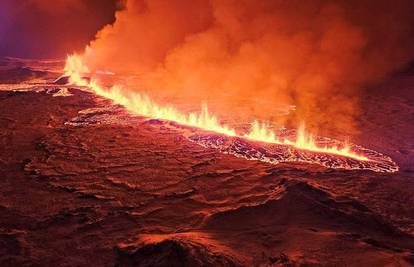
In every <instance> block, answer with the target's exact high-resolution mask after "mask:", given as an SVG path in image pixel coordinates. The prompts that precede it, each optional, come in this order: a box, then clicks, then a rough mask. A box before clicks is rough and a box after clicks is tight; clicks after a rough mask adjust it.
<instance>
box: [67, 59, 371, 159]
mask: <svg viewBox="0 0 414 267" xmlns="http://www.w3.org/2000/svg"><path fill="white" fill-rule="evenodd" d="M64 71H65V75H67V76H69V82H70V83H71V84H73V85H77V86H85V87H88V88H90V89H91V90H92V91H94V92H95V93H96V94H97V95H100V96H103V97H105V98H108V99H111V100H112V101H113V102H114V103H116V104H120V105H122V106H124V107H125V108H126V109H128V110H129V111H131V112H133V113H135V114H139V115H142V116H145V117H150V118H157V119H163V120H168V121H174V122H177V123H179V124H183V125H189V126H193V127H197V128H200V129H204V130H208V131H212V132H216V133H220V134H224V135H228V136H237V137H242V138H247V139H250V140H254V141H259V142H265V143H272V144H283V145H289V146H292V147H295V148H297V149H303V150H309V151H314V152H321V153H329V154H335V155H339V156H344V157H349V158H352V159H356V160H360V161H368V160H369V159H368V158H367V157H365V156H363V155H360V154H357V153H355V152H353V151H351V149H350V147H349V145H347V144H345V146H344V147H338V146H337V147H335V146H334V147H321V146H318V145H317V143H316V142H315V139H314V137H313V136H312V135H310V134H307V133H306V131H305V127H304V124H302V125H301V126H300V127H299V129H298V130H297V134H296V140H295V141H291V140H287V139H280V138H278V137H277V135H276V134H275V132H274V131H272V130H271V129H270V128H269V127H268V126H266V124H261V123H259V122H258V121H254V122H253V123H252V127H251V130H250V132H249V133H247V134H244V135H239V134H238V133H236V131H235V130H234V129H232V128H231V127H229V126H227V125H223V124H221V123H220V122H219V120H218V119H217V117H215V116H214V115H212V114H210V113H209V111H208V109H207V106H205V105H204V106H203V107H202V109H201V112H200V113H199V114H198V113H188V114H184V113H182V112H180V111H178V110H177V109H175V108H174V107H171V106H159V105H157V104H156V103H154V102H153V101H152V100H151V99H149V98H148V97H147V96H145V95H141V94H139V93H136V92H129V91H126V90H124V89H123V88H122V87H121V86H118V85H114V86H112V87H111V88H109V89H105V88H104V87H102V86H100V85H99V84H98V81H97V80H96V79H91V80H88V79H86V78H84V74H87V73H89V69H88V67H87V66H85V64H84V63H83V61H82V58H81V56H79V55H76V54H75V55H71V56H68V58H67V60H66V66H65V69H64Z"/></svg>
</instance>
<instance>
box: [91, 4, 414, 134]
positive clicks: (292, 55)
mask: <svg viewBox="0 0 414 267" xmlns="http://www.w3.org/2000/svg"><path fill="white" fill-rule="evenodd" d="M411 2H412V1H410V0H407V1H387V0H375V1H374V0H373V1H368V0H362V1H361V0H342V1H341V0H338V1H328V0H311V1H303V0H290V1H285V0H260V1H257V0H173V1H167V0H128V1H127V2H126V6H125V9H124V10H121V11H118V12H117V14H116V22H115V23H114V24H110V25H107V26H106V27H104V28H103V29H102V30H101V31H100V32H99V33H98V34H97V37H96V40H95V41H93V42H92V43H91V44H90V49H88V50H87V52H86V54H85V60H86V62H87V63H88V65H89V66H90V67H91V68H92V69H104V70H110V71H113V72H116V73H129V74H135V75H137V77H138V79H137V80H134V81H133V85H134V86H135V88H137V89H139V90H146V91H147V92H149V94H152V95H155V96H162V97H166V98H170V99H172V98H178V99H180V100H183V101H185V102H190V103H195V104H197V105H198V104H199V103H200V102H202V101H206V102H207V103H210V102H215V103H220V104H219V108H218V110H216V112H217V113H219V115H220V113H221V114H223V115H225V114H229V113H232V114H234V116H238V115H240V114H239V113H238V110H239V107H240V106H242V107H243V110H244V111H243V112H245V113H246V114H247V116H250V117H255V118H259V119H262V120H266V121H277V122H282V123H285V124H290V126H296V125H297V124H298V122H299V121H306V123H307V124H308V126H311V127H312V128H313V129H318V130H320V131H321V129H324V127H326V126H327V125H329V127H330V128H334V129H336V130H340V131H345V132H346V133H348V134H349V133H352V132H353V131H354V130H355V127H354V118H355V116H358V113H359V112H360V108H358V95H359V93H360V92H361V91H360V90H361V89H363V88H366V87H367V86H370V85H372V84H373V83H375V82H379V81H381V79H383V78H385V77H386V75H387V74H389V73H391V72H392V71H395V70H398V69H399V68H402V67H404V64H406V63H408V62H409V61H410V60H411V59H412V56H413V55H414V54H413V44H414V43H413V31H412V30H413V28H412V26H413V25H414V24H413V18H414V16H412V14H414V5H413V4H412V3H411ZM131 88H132V86H131ZM289 106H296V110H295V111H293V112H291V115H290V116H279V113H278V112H280V109H283V108H286V107H289ZM278 110H279V111H278Z"/></svg>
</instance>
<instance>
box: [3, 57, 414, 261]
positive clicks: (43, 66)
mask: <svg viewBox="0 0 414 267" xmlns="http://www.w3.org/2000/svg"><path fill="white" fill-rule="evenodd" d="M62 64H63V62H58V61H56V62H50V61H49V62H43V61H25V60H20V59H12V58H5V59H2V60H1V61H0V125H1V127H0V144H1V149H0V266H412V265H414V142H413V140H414V95H413V93H412V92H413V89H414V71H410V70H408V71H407V72H404V73H396V74H394V75H393V76H392V77H390V78H389V79H388V80H386V81H384V82H383V83H381V84H379V85H377V86H376V87H375V88H372V89H368V90H367V91H366V93H364V95H361V106H362V107H363V108H364V112H363V113H362V116H361V117H360V118H359V121H358V122H357V123H358V125H359V128H360V130H361V133H360V134H359V135H358V136H356V137H355V138H354V140H353V141H354V142H355V143H357V144H363V145H364V147H367V148H369V149H373V150H375V151H379V152H380V153H383V154H385V155H387V156H389V157H391V158H392V159H393V160H394V161H395V162H396V164H397V165H398V166H399V171H397V172H393V173H387V172H374V171H370V170H341V169H331V168H327V167H324V166H321V165H317V164H307V163H278V164H271V163H266V162H262V161H257V160H247V159H245V158H242V157H236V156H234V155H232V154H225V153H221V152H220V151H219V150H217V149H214V148H209V147H203V146H200V145H199V144H197V143H196V142H193V141H192V140H190V139H188V138H187V137H186V136H185V135H183V134H182V132H181V130H180V129H176V128H174V127H171V126H170V125H169V123H167V122H163V121H159V120H151V119H148V118H143V117H140V116H136V115H133V114H129V113H128V112H126V111H125V110H124V109H123V108H122V107H121V106H116V105H112V103H111V102H110V101H109V100H106V99H103V98H100V97H97V96H95V95H94V94H93V93H91V92H87V91H85V90H83V89H82V88H77V87H76V86H68V85H65V84H59V83H56V82H55V81H56V79H57V78H58V77H59V76H60V75H61V73H60V72H59V70H60V69H61V68H62ZM370 90H371V91H370ZM373 92H375V93H373ZM203 134H205V133H203Z"/></svg>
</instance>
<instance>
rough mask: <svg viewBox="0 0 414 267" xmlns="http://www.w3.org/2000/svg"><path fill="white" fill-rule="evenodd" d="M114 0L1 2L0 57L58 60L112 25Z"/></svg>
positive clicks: (20, 0) (3, 0) (78, 49)
mask: <svg viewBox="0 0 414 267" xmlns="http://www.w3.org/2000/svg"><path fill="white" fill-rule="evenodd" d="M115 9H116V3H115V1H114V0H84V1H73V0H57V1H49V0H47V1H46V0H18V1H16V0H1V1H0V56H13V57H22V58H62V57H65V56H66V54H68V53H71V52H73V51H81V50H82V49H83V48H84V47H85V45H86V44H87V43H88V42H89V41H90V40H92V39H93V37H94V36H95V34H96V32H97V31H98V30H99V29H100V28H102V27H103V26H104V25H105V24H108V23H112V22H113V21H114V14H115Z"/></svg>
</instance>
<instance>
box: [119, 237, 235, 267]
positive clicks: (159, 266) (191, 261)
mask: <svg viewBox="0 0 414 267" xmlns="http://www.w3.org/2000/svg"><path fill="white" fill-rule="evenodd" d="M117 251H118V260H117V263H116V266H119V267H132V266H134V267H135V266H136V267H193V266H204V267H215V266H217V267H220V266H229V267H230V266H241V264H240V263H236V262H235V261H234V259H231V257H229V256H227V255H224V254H222V253H219V252H213V251H211V250H210V249H209V248H207V247H206V246H205V245H203V244H200V243H196V242H193V241H190V240H186V239H177V238H173V239H167V240H163V241H161V242H159V243H154V244H147V245H144V246H142V247H140V248H135V247H125V248H120V247H118V248H117Z"/></svg>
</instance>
